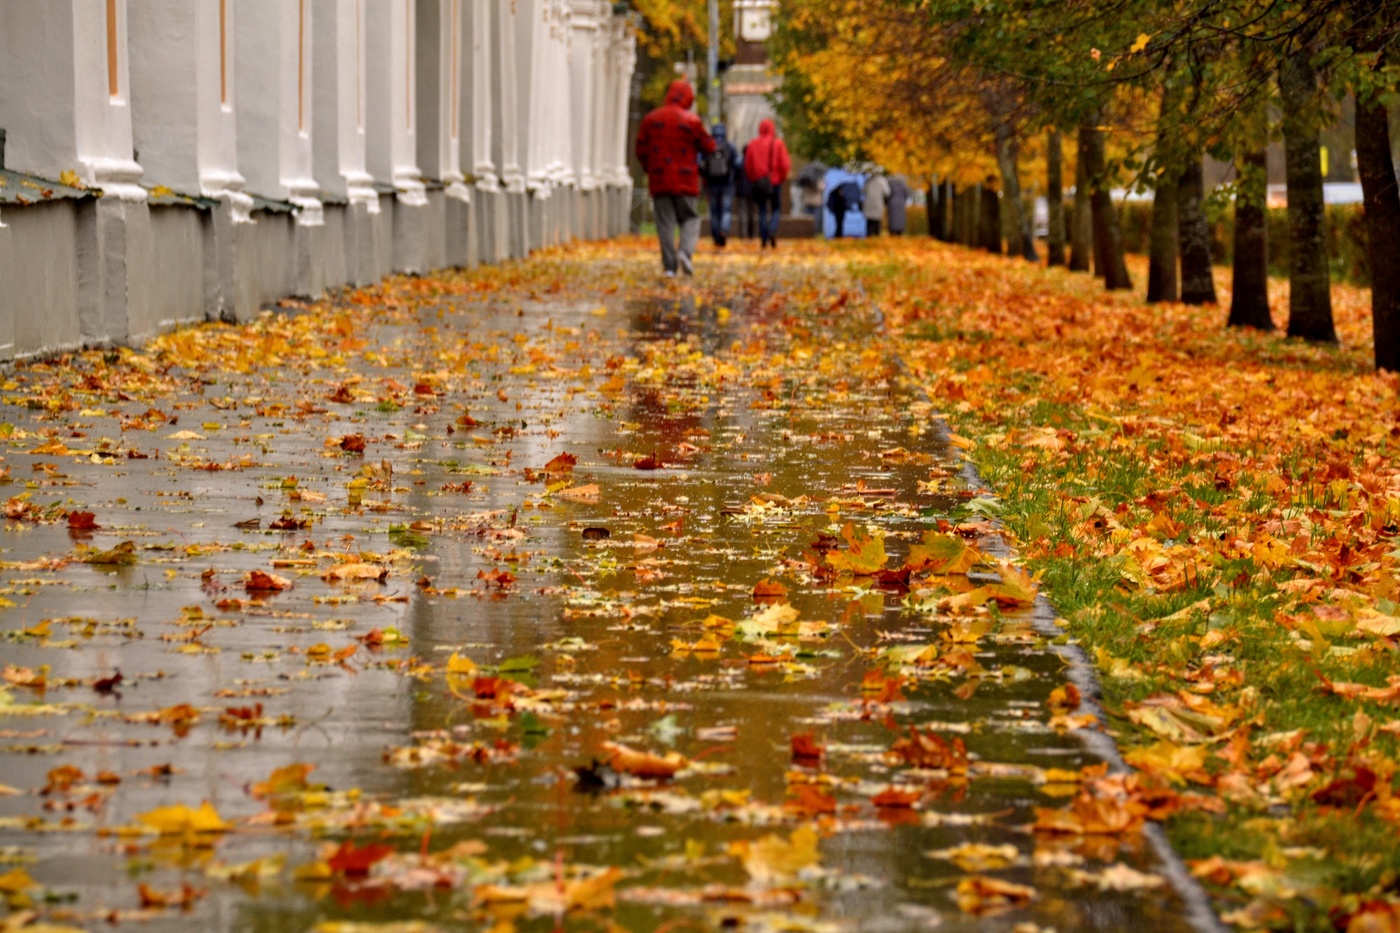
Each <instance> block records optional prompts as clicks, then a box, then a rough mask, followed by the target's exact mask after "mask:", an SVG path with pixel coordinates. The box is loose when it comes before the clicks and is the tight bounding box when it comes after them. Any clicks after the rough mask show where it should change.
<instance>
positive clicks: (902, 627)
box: [0, 243, 1189, 931]
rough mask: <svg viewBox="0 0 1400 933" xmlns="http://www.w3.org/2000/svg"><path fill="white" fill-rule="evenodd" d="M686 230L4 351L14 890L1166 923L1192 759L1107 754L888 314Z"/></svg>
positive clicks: (128, 897)
mask: <svg viewBox="0 0 1400 933" xmlns="http://www.w3.org/2000/svg"><path fill="white" fill-rule="evenodd" d="M707 260H709V261H707V262H706V263H705V264H704V268H703V269H702V273H701V275H700V277H699V278H698V279H697V280H696V283H695V284H694V285H679V286H678V285H674V284H669V283H663V282H661V281H660V280H659V279H658V278H657V276H656V273H655V270H654V268H653V266H654V264H655V260H654V258H653V257H652V255H651V249H650V247H649V246H644V245H641V244H640V243H637V244H633V245H631V246H627V247H620V246H616V245H613V246H606V247H590V248H579V249H576V250H572V251H564V252H560V253H553V254H549V255H547V256H545V257H543V258H540V259H537V260H534V261H532V262H530V263H525V264H517V265H511V266H507V267H503V268H497V269H484V270H481V271H479V272H475V273H471V274H454V275H448V276H445V277H443V278H440V279H423V280H397V281H394V282H392V283H390V284H389V285H387V286H386V287H385V288H383V289H382V290H373V291H365V292H360V293H354V294H350V295H346V296H342V297H341V298H340V299H338V300H337V301H336V302H333V303H329V304H327V305H324V306H318V307H316V308H313V309H298V308H291V309H288V310H287V311H286V312H285V313H283V314H282V315H279V316H277V317H270V318H267V319H264V320H263V321H262V322H260V323H259V324H258V325H257V326H255V327H253V328H250V329H247V330H245V331H236V330H233V329H228V328H214V329H208V330H199V331H189V332H182V333H179V334H175V335H171V336H170V337H167V338H165V339H164V340H162V341H161V342H160V343H159V344H158V345H157V346H156V347H153V348H152V349H151V350H150V351H149V352H146V353H141V354H135V353H128V352H115V351H113V352H108V353H105V354H104V353H102V352H93V353H86V354H82V355H77V356H72V357H69V358H65V359H64V360H60V361H54V362H51V363H48V364H42V365H34V366H30V367H26V368H22V369H21V370H19V371H18V372H17V373H16V374H14V375H13V376H12V377H11V379H10V381H9V382H8V383H7V384H6V385H5V387H4V392H3V401H4V403H5V404H4V408H3V411H0V421H3V422H4V424H3V425H0V435H3V440H4V442H5V449H4V461H3V465H4V467H5V468H6V470H5V478H7V479H8V480H9V484H8V486H7V487H6V488H5V490H4V493H5V497H6V498H8V500H9V501H8V503H7V504H6V516H7V522H6V534H5V536H4V539H3V548H4V553H3V554H0V560H2V561H3V563H0V567H3V570H4V573H3V575H0V593H2V594H3V596H4V598H5V600H6V601H7V603H9V604H11V605H9V606H8V608H4V609H3V610H0V612H2V613H3V615H2V616H0V628H3V637H4V642H3V645H4V659H5V665H6V668H5V680H6V681H7V686H6V691H7V692H6V693H5V694H3V696H0V714H3V715H0V735H3V739H0V743H3V749H0V785H4V787H3V788H0V790H2V791H3V794H4V795H3V796H0V857H3V858H4V860H5V861H6V862H7V863H8V864H7V865H5V866H0V892H3V893H5V894H6V895H7V897H8V900H9V903H10V907H11V910H12V912H14V911H21V910H25V909H33V910H35V911H36V912H37V914H38V915H40V916H43V917H46V918H48V919H50V920H52V921H53V922H61V923H67V924H70V925H76V926H79V927H97V926H99V925H105V924H106V923H107V922H109V921H110V920H114V919H115V920H118V921H123V922H128V921H129V922H133V923H134V922H136V921H144V924H143V926H142V927H141V928H143V929H169V930H177V929H179V930H184V929H189V928H191V927H192V926H194V925H195V924H199V925H200V926H202V927H203V928H205V929H207V930H210V931H214V930H288V931H301V930H308V929H312V928H316V927H317V925H318V924H329V925H328V926H325V927H322V928H323V929H327V930H332V929H352V930H353V929H355V927H348V928H346V927H336V926H334V923H335V922H338V921H346V922H359V923H387V922H390V921H393V922H399V923H402V922H404V921H408V920H410V919H411V920H413V921H414V922H421V924H422V925H420V926H398V927H391V928H390V929H397V930H407V929H432V928H440V929H444V930H454V929H463V930H476V929H488V928H489V929H496V930H508V929H521V930H548V929H554V928H557V927H562V928H566V929H571V930H591V929H599V930H602V929H611V928H621V929H626V930H660V929H666V930H672V929H676V928H679V927H690V928H705V929H708V928H724V927H734V926H738V927H740V928H744V929H755V930H768V929H772V930H805V929H812V930H890V931H895V930H923V929H929V928H931V927H933V926H934V925H940V924H941V926H940V928H941V929H950V930H955V929H1005V930H1012V929H1018V930H1033V929H1038V928H1049V927H1054V928H1056V929H1058V930H1061V931H1068V930H1086V929H1087V930H1095V929H1096V930H1117V929H1123V928H1128V927H1133V926H1136V927H1138V928H1143V929H1153V930H1173V929H1188V928H1189V927H1188V926H1187V922H1186V920H1185V914H1186V908H1185V906H1184V904H1183V903H1182V901H1181V899H1180V897H1179V896H1178V894H1177V893H1176V892H1175V891H1173V889H1172V888H1171V886H1170V885H1169V884H1167V883H1166V881H1165V879H1164V878H1163V877H1162V875H1161V874H1160V872H1161V868H1162V866H1160V865H1159V864H1158V863H1157V861H1156V858H1155V856H1154V854H1153V849H1152V847H1151V845H1149V843H1148V840H1147V839H1146V837H1145V836H1144V834H1143V832H1142V827H1143V826H1144V824H1145V822H1147V821H1150V819H1151V818H1152V816H1153V815H1154V813H1156V812H1160V811H1161V809H1162V808H1165V807H1169V806H1171V800H1170V797H1171V794H1170V793H1169V792H1165V793H1164V792H1147V791H1145V790H1144V789H1142V788H1140V787H1138V786H1137V785H1136V784H1135V782H1134V780H1133V779H1132V778H1131V777H1125V776H1123V775H1111V774H1106V773H1104V769H1103V767H1102V765H1101V763H1100V761H1099V759H1098V758H1097V757H1096V755H1095V754H1094V753H1093V752H1091V751H1090V750H1089V747H1088V746H1086V744H1085V742H1084V740H1083V737H1082V735H1081V734H1080V733H1079V731H1078V730H1077V727H1079V726H1082V725H1086V724H1088V723H1089V722H1090V721H1091V719H1092V713H1091V712H1090V711H1089V710H1088V709H1087V708H1086V707H1085V706H1083V705H1081V704H1080V702H1079V691H1078V690H1077V689H1075V688H1074V687H1073V686H1071V685H1070V676H1069V674H1068V672H1067V671H1066V666H1065V662H1064V660H1062V657H1061V655H1060V654H1059V653H1057V651H1056V646H1055V645H1054V644H1053V642H1054V640H1055V636H1054V627H1053V624H1051V623H1050V622H1049V621H1048V620H1046V619H1044V618H1040V619H1037V618H1036V612H1035V610H1034V609H1033V606H1032V603H1033V600H1034V596H1035V587H1034V584H1033V583H1032V582H1031V581H1029V580H1027V579H1025V578H1023V577H1022V576H1021V575H1019V573H1018V572H1017V571H1015V569H1014V568H1012V567H1010V566H1009V565H1005V564H1002V563H1001V562H1000V561H999V560H998V559H997V558H996V557H995V556H994V555H995V554H996V553H997V549H996V545H995V541H994V539H993V538H992V537H989V536H990V535H991V533H992V531H993V528H992V525H991V523H990V521H989V520H988V518H989V516H991V515H993V514H994V512H995V504H994V503H993V502H991V501H990V500H988V499H986V498H985V497H983V496H982V495H981V494H980V493H979V491H977V490H975V489H971V488H969V486H968V483H967V480H966V475H965V473H964V470H963V467H962V465H961V463H960V461H959V458H958V456H957V451H956V448H952V447H950V446H948V443H947V439H946V437H945V435H944V434H943V433H942V432H941V430H940V428H939V426H938V424H937V422H936V416H935V415H936V406H935V404H934V403H933V402H931V401H930V400H928V399H926V398H925V397H924V396H923V395H922V394H921V393H920V392H919V391H918V388H917V387H914V386H911V385H909V384H908V383H907V380H906V379H905V378H904V377H903V375H902V373H901V370H900V369H899V367H898V365H897V361H896V360H895V359H894V358H893V357H892V356H891V355H888V354H886V353H885V352H884V349H883V347H882V341H881V340H879V339H877V334H878V320H877V318H876V317H875V314H874V312H873V310H872V309H870V308H869V307H867V306H866V305H865V303H864V302H863V300H862V298H861V297H860V295H858V294H857V293H855V292H854V291H853V290H852V285H851V283H850V281H849V279H848V278H847V277H846V276H845V275H844V273H843V272H842V271H841V268H840V266H839V264H837V263H834V262H832V261H831V260H830V258H829V257H828V256H826V255H825V254H822V253H821V252H820V248H819V247H817V246H811V247H804V248H802V249H792V250H784V251H780V253H779V255H778V257H777V258H769V257H765V258H763V259H762V260H760V257H759V255H758V254H757V253H756V252H752V253H749V252H740V253H735V254H731V255H727V256H724V257H720V258H713V257H707ZM205 802H207V804H208V806H207V807H206V806H204V804H205ZM11 869H14V870H16V871H18V872H20V874H19V875H15V874H12V875H10V876H4V872H5V871H9V870H11ZM5 877H10V878H11V884H10V886H9V887H6V886H5V885H4V883H3V881H4V878H5ZM12 889H13V890H12Z"/></svg>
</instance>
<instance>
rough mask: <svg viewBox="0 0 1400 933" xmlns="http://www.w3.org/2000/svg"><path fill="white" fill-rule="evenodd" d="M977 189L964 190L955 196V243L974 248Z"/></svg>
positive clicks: (957, 192)
mask: <svg viewBox="0 0 1400 933" xmlns="http://www.w3.org/2000/svg"><path fill="white" fill-rule="evenodd" d="M975 192H976V189H975V188H964V189H962V190H961V191H956V192H955V193H954V195H953V242H954V243H957V244H959V245H962V246H972V245H973V237H972V232H973V230H974V223H975V221H976V217H977V214H976V204H975V203H974V202H973V200H972V199H973V197H974V196H975Z"/></svg>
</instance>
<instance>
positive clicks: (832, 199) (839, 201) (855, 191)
mask: <svg viewBox="0 0 1400 933" xmlns="http://www.w3.org/2000/svg"><path fill="white" fill-rule="evenodd" d="M863 205H864V200H863V199H862V197H861V190H860V185H859V184H858V183H857V182H856V180H855V179H854V178H850V179H847V180H846V181H843V182H841V184H839V185H837V186H836V187H835V188H832V189H831V193H830V194H828V195H827V196H826V206H827V209H828V210H830V211H831V213H832V216H834V217H835V218H836V236H835V237H833V239H838V240H839V239H840V238H841V237H843V236H845V235H846V212H847V211H849V210H852V209H854V210H860V209H861V207H862V206H863Z"/></svg>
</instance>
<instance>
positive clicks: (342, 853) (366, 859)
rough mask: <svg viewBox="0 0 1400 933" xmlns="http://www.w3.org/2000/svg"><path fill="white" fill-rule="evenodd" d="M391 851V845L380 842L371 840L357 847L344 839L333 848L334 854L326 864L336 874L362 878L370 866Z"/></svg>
mask: <svg viewBox="0 0 1400 933" xmlns="http://www.w3.org/2000/svg"><path fill="white" fill-rule="evenodd" d="M393 852H394V847H393V846H386V845H384V844H383V843H382V842H371V843H370V844H369V845H367V846H362V847H360V848H358V849H357V848H355V843H353V842H351V841H350V840H349V839H346V840H345V841H344V842H342V843H341V844H340V848H339V849H336V850H335V854H334V855H332V856H331V857H330V858H329V859H327V860H326V864H327V865H329V866H330V867H331V871H333V872H335V873H336V874H338V875H345V876H346V877H348V878H363V877H364V876H365V875H368V874H369V870H370V868H372V867H373V866H374V864H375V863H376V862H380V861H383V860H384V859H386V858H388V857H389V856H390V855H392V854H393Z"/></svg>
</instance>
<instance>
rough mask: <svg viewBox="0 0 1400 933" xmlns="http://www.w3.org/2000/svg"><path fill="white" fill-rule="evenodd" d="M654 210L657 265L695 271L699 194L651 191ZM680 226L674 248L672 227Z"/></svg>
mask: <svg viewBox="0 0 1400 933" xmlns="http://www.w3.org/2000/svg"><path fill="white" fill-rule="evenodd" d="M651 200H652V206H653V207H654V208H655V211H656V236H657V238H658V239H659V240H661V267H662V268H663V269H665V270H666V271H667V272H671V273H674V272H677V271H680V272H684V273H685V274H686V275H694V274H695V263H694V260H693V259H692V257H694V255H695V245H696V244H697V243H699V242H700V209H699V198H698V196H697V197H689V196H687V195H683V194H657V195H652V199H651ZM677 226H679V227H680V230H681V242H680V248H679V249H677V248H676V227H677Z"/></svg>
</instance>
